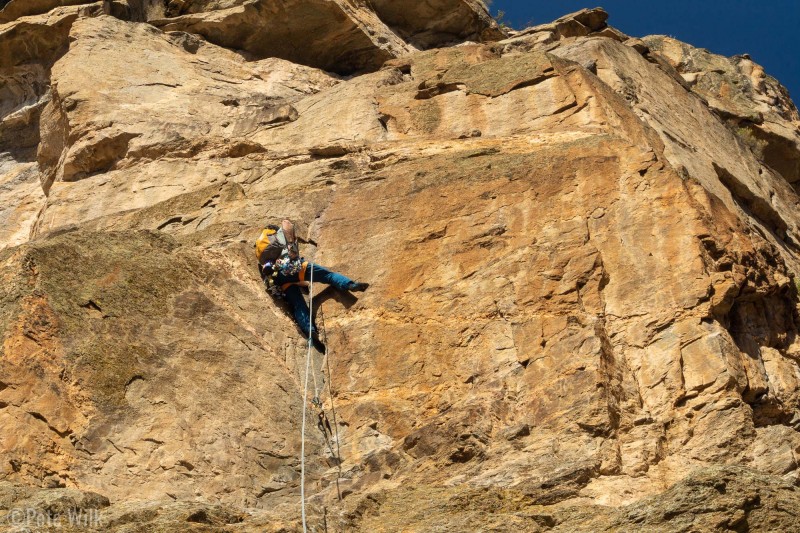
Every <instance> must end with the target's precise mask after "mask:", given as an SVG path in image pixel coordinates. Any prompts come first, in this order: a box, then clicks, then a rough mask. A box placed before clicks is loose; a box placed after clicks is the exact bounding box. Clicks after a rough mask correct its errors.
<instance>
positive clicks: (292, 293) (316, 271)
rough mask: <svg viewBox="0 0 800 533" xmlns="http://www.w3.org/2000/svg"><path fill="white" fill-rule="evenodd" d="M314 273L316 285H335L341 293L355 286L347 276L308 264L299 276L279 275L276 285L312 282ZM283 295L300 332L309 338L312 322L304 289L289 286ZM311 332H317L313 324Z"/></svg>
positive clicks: (320, 266)
mask: <svg viewBox="0 0 800 533" xmlns="http://www.w3.org/2000/svg"><path fill="white" fill-rule="evenodd" d="M312 271H313V275H314V283H325V284H327V285H333V286H334V287H335V288H337V289H339V290H340V291H346V290H350V289H351V288H352V287H353V285H354V282H353V280H351V279H350V278H348V277H347V276H343V275H341V274H339V273H337V272H332V271H331V270H328V269H327V268H325V267H324V266H322V265H316V264H314V263H308V266H307V267H306V268H305V269H303V271H302V272H300V273H298V274H294V275H291V276H286V275H284V274H278V276H277V277H276V278H275V284H276V285H278V286H283V285H285V284H287V283H297V282H299V281H311V272H312ZM283 293H284V295H285V296H286V301H287V302H288V303H289V308H290V309H291V311H292V316H293V317H294V321H295V322H297V325H298V326H300V330H301V331H302V332H303V335H305V336H306V337H308V335H309V331H308V326H309V322H310V317H309V310H308V304H307V303H306V299H305V297H304V296H303V291H302V289H301V288H300V287H299V286H298V285H289V286H288V287H286V288H285V289H284V290H283ZM311 331H312V332H313V333H316V332H317V328H316V326H314V325H313V324H311Z"/></svg>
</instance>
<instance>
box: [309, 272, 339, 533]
mask: <svg viewBox="0 0 800 533" xmlns="http://www.w3.org/2000/svg"><path fill="white" fill-rule="evenodd" d="M310 270H311V274H310V278H309V289H308V292H309V298H308V348H307V351H306V373H305V379H304V380H303V423H302V429H301V431H302V434H301V440H300V443H301V444H300V509H301V516H302V520H303V533H307V531H308V529H307V528H308V526H307V521H306V488H305V486H306V485H305V480H306V416H307V415H306V409H307V406H308V375H309V373H310V374H311V375H312V377H313V380H314V398H313V400H312V404H313V405H314V406H315V407H317V408H318V409H319V414H318V416H317V418H318V422H317V428H318V429H319V430H320V431H321V432H322V434H323V437H324V439H325V444H326V445H327V446H328V450H329V451H330V452H331V455H332V456H334V457H335V459H336V466H337V469H338V475H337V476H336V492H337V495H338V496H339V501H341V500H342V492H341V489H340V487H339V479H340V478H341V476H342V460H341V450H340V448H339V427H338V424H337V420H336V409H335V407H334V404H333V389H332V387H331V379H330V378H331V369H330V361H329V359H328V348H327V342H328V332H327V330H326V328H325V315H324V313H323V314H322V316H321V320H322V334H323V338H324V341H325V344H326V347H325V353H324V354H323V361H322V365H321V366H320V369H319V371H320V372H321V373H322V376H323V378H322V387H323V391H324V387H325V383H326V380H325V373H326V370H327V374H328V380H327V384H328V394H329V395H330V401H331V411H332V413H333V429H331V423H330V422H329V421H328V417H327V416H326V415H325V410H324V409H323V408H322V399H321V398H320V390H319V385H318V383H317V375H316V369H312V368H311V347H312V346H313V333H312V332H313V325H314V268H313V264H312V266H311V268H310ZM321 311H322V310H321V309H320V312H321ZM329 432H330V436H331V438H334V440H335V442H336V450H334V449H333V445H332V444H331V441H330V440H329V438H328V433H329Z"/></svg>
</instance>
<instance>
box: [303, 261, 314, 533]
mask: <svg viewBox="0 0 800 533" xmlns="http://www.w3.org/2000/svg"><path fill="white" fill-rule="evenodd" d="M308 266H309V268H310V269H311V276H310V281H309V284H308V285H309V286H308V293H309V296H308V351H307V352H306V377H305V380H304V382H303V425H302V427H303V429H302V434H301V436H300V514H301V516H302V518H303V533H307V532H308V529H307V527H306V405H307V404H308V374H309V370H310V368H311V343H312V331H313V326H314V267H313V264H312V263H311V262H310V261H309V263H308Z"/></svg>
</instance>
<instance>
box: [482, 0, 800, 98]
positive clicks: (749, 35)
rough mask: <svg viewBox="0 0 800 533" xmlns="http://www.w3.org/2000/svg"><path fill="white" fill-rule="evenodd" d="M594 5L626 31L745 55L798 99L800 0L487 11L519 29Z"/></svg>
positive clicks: (617, 1)
mask: <svg viewBox="0 0 800 533" xmlns="http://www.w3.org/2000/svg"><path fill="white" fill-rule="evenodd" d="M598 5H599V6H602V7H603V8H604V9H605V10H606V11H608V13H609V15H610V17H609V20H608V23H609V24H610V25H611V26H614V27H615V28H617V29H619V30H621V31H623V32H624V33H626V34H628V35H633V36H636V37H643V36H645V35H652V34H664V35H671V36H672V37H675V38H677V39H680V40H682V41H685V42H687V43H690V44H692V45H693V46H697V47H699V48H708V49H709V50H711V51H712V52H714V53H717V54H723V55H726V56H731V55H735V54H750V56H751V57H752V58H753V60H754V61H755V62H756V63H759V64H761V65H763V66H764V69H765V70H766V71H767V74H770V75H771V76H774V77H776V78H778V80H780V82H781V83H783V85H785V86H786V87H787V88H788V89H789V92H790V93H791V95H792V97H793V99H794V101H795V104H798V103H800V0H672V1H668V2H634V1H632V0H602V1H600V0H598V1H596V2H594V3H586V2H579V1H572V0H559V1H553V0H549V1H548V0H494V1H493V2H492V5H491V7H490V10H491V12H492V14H493V15H496V14H497V11H498V10H502V11H505V13H506V15H505V19H504V20H505V21H506V23H507V24H508V25H509V26H511V27H512V28H515V29H520V28H524V27H526V26H529V25H532V24H544V23H546V22H551V21H553V20H555V19H557V18H558V17H560V16H562V15H565V14H567V13H571V12H573V11H578V10H579V9H582V8H584V7H597V6H598Z"/></svg>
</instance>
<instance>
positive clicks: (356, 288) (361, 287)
mask: <svg viewBox="0 0 800 533" xmlns="http://www.w3.org/2000/svg"><path fill="white" fill-rule="evenodd" d="M367 287H369V283H364V282H363V281H354V282H353V283H351V284H350V290H351V291H353V292H364V291H365V290H367Z"/></svg>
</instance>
